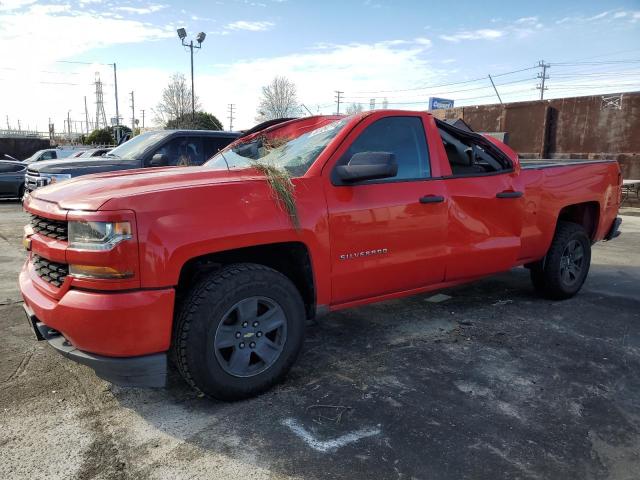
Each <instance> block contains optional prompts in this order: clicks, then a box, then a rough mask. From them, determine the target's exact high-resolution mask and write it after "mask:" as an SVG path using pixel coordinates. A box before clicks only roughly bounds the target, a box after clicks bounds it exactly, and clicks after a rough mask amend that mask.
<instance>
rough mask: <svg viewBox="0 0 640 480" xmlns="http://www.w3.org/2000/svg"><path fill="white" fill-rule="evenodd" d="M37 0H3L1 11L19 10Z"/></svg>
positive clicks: (0, 4) (0, 6) (0, 2)
mask: <svg viewBox="0 0 640 480" xmlns="http://www.w3.org/2000/svg"><path fill="white" fill-rule="evenodd" d="M36 1H37V0H1V1H0V12H8V11H11V10H19V9H21V8H23V7H25V6H28V5H32V4H34V3H36Z"/></svg>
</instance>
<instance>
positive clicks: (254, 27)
mask: <svg viewBox="0 0 640 480" xmlns="http://www.w3.org/2000/svg"><path fill="white" fill-rule="evenodd" d="M274 25H275V23H273V22H266V21H257V22H251V21H247V20H238V21H236V22H231V23H229V24H227V25H226V26H225V28H226V29H227V30H248V31H250V32H262V31H265V30H270V29H271V28H272V27H273V26H274Z"/></svg>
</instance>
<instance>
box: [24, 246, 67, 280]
mask: <svg viewBox="0 0 640 480" xmlns="http://www.w3.org/2000/svg"><path fill="white" fill-rule="evenodd" d="M32 261H33V266H34V268H35V269H36V272H37V274H38V276H39V277H40V278H41V279H43V280H44V281H45V282H49V283H50V284H51V285H55V286H56V287H60V286H61V285H62V284H63V283H64V279H65V278H67V275H69V265H67V264H65V263H56V262H52V261H51V260H47V259H46V258H42V257H40V256H38V255H35V254H34V255H33V258H32Z"/></svg>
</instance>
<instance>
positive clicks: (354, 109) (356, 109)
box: [347, 103, 363, 115]
mask: <svg viewBox="0 0 640 480" xmlns="http://www.w3.org/2000/svg"><path fill="white" fill-rule="evenodd" d="M362 110H363V108H362V104H361V103H352V104H351V105H348V106H347V115H355V114H356V113H360V112H362Z"/></svg>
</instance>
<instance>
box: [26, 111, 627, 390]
mask: <svg viewBox="0 0 640 480" xmlns="http://www.w3.org/2000/svg"><path fill="white" fill-rule="evenodd" d="M114 152H115V150H114ZM289 182H292V183H289ZM621 183H622V180H621V175H620V169H619V166H618V163H617V162H615V161H585V162H572V163H561V162H553V161H549V162H547V163H544V162H542V163H541V162H533V163H531V164H527V163H524V162H520V160H519V158H518V155H517V154H516V153H515V152H514V151H513V150H511V149H510V148H509V147H508V146H506V145H504V144H502V143H501V142H500V141H498V140H496V139H494V138H492V137H484V136H481V135H479V134H477V133H473V132H467V131H464V130H461V129H457V128H455V127H452V126H450V125H447V124H446V123H444V122H441V121H439V120H436V119H435V118H434V117H433V116H432V115H430V114H429V113H425V112H415V111H400V110H381V111H373V112H367V113H362V114H357V115H353V116H349V117H340V116H317V117H307V118H303V119H298V120H292V121H287V122H284V123H281V124H275V125H272V126H271V127H268V128H266V129H264V130H261V131H254V133H252V134H250V135H247V136H245V137H243V138H241V139H239V140H238V141H237V142H235V143H234V144H232V145H230V146H229V147H227V148H226V149H225V150H223V151H221V152H220V153H218V154H217V155H215V156H214V157H213V158H212V159H211V160H209V161H208V162H207V163H206V164H205V165H204V166H202V167H196V168H159V169H154V170H147V171H143V170H137V171H132V172H129V173H127V174H124V175H123V174H120V175H114V174H102V175H92V176H90V177H86V178H77V179H72V180H70V181H69V182H64V183H61V184H57V185H51V186H49V187H46V188H43V189H40V190H37V191H35V192H33V193H32V194H31V195H27V197H26V200H25V202H24V208H25V209H26V211H28V212H29V213H30V214H31V215H32V220H31V225H30V226H28V227H27V231H26V236H25V244H26V245H27V246H28V247H29V248H30V250H31V252H30V255H29V258H28V260H27V262H26V263H25V265H24V268H23V270H22V273H21V274H20V289H21V291H22V296H23V298H24V308H25V311H26V312H27V316H28V318H29V320H30V322H31V325H32V326H33V329H34V332H35V334H36V335H37V336H38V337H39V338H40V339H45V340H47V341H48V342H49V343H50V345H51V346H53V347H54V348H55V349H57V350H59V351H60V352H61V353H63V354H64V355H66V356H67V357H69V358H71V359H72V360H75V361H78V362H80V363H83V364H86V365H89V366H91V367H92V368H94V369H95V371H96V372H97V374H98V375H99V376H101V377H103V378H105V379H107V380H109V381H111V382H113V383H117V384H123V385H143V386H144V385H146V386H161V385H163V384H164V382H165V379H166V371H167V366H166V364H167V359H168V358H173V359H175V361H176V363H177V367H178V370H179V371H180V373H181V374H182V376H183V377H184V379H185V380H186V382H187V383H189V384H190V385H191V386H193V387H195V388H196V389H198V390H199V391H201V392H204V393H205V394H206V395H209V396H212V397H217V398H221V399H238V398H244V397H249V396H252V395H255V394H257V393H259V392H262V391H264V390H266V389H267V388H269V387H271V386H272V385H273V384H274V383H276V382H277V381H279V380H280V379H282V378H283V376H284V375H285V374H286V372H287V371H288V370H289V368H290V367H291V365H292V364H293V363H294V361H295V359H296V356H297V355H298V352H299V351H300V348H301V346H302V342H303V338H304V329H305V324H306V321H307V319H309V318H312V317H315V316H317V315H320V314H322V313H326V312H329V311H336V310H340V309H343V308H348V307H355V306H359V305H365V304H368V303H371V302H377V301H380V300H386V299H393V298H398V297H402V296H406V295H410V294H415V293H420V292H426V291H431V290H437V289H441V288H444V287H451V286H453V285H458V284H461V283H465V282H470V281H473V280H476V279H478V278H481V277H483V276H487V275H491V274H494V273H497V272H504V271H507V270H509V269H511V268H513V267H515V266H526V267H527V268H529V270H530V272H531V279H532V282H533V286H534V288H535V289H536V290H537V291H538V292H540V293H541V294H542V295H544V296H546V297H549V298H553V299H555V300H560V299H565V298H569V297H572V296H573V295H575V294H576V293H578V291H579V290H580V288H581V287H582V284H583V283H584V281H585V279H586V277H587V273H588V271H589V265H590V261H591V246H592V244H593V243H595V242H597V241H600V240H611V239H613V238H615V237H616V236H617V235H618V234H619V231H618V228H619V225H620V219H619V218H617V212H618V207H619V205H620V195H621ZM32 232H33V233H32ZM363 335H366V334H365V333H363ZM363 341H366V339H365V340H363ZM169 354H170V355H169ZM470 361H471V359H470ZM478 361H480V360H478Z"/></svg>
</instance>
